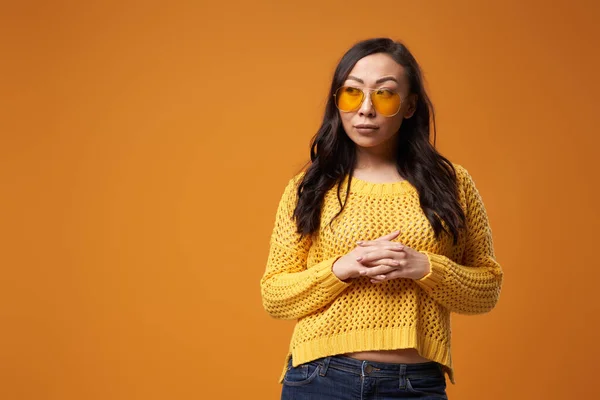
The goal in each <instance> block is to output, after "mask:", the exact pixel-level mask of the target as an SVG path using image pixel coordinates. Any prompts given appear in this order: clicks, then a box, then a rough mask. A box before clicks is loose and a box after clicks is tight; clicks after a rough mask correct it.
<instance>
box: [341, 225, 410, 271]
mask: <svg viewBox="0 0 600 400" xmlns="http://www.w3.org/2000/svg"><path fill="white" fill-rule="evenodd" d="M398 235H400V231H396V232H392V233H390V234H388V235H385V236H381V237H379V238H377V239H375V241H380V240H387V241H389V240H393V239H395V238H397V237H398ZM368 251H369V250H368V248H366V247H361V246H357V247H355V248H354V249H353V250H352V251H350V252H349V253H348V254H346V255H345V256H342V257H340V258H338V259H337V261H336V262H334V263H333V267H332V271H333V274H334V275H335V276H337V278H338V279H339V280H341V281H347V280H349V279H354V278H358V277H360V276H363V275H365V274H366V272H367V271H368V270H369V267H366V266H365V265H363V264H361V263H360V262H359V261H357V260H356V259H357V258H358V257H362V256H364V255H365V253H367V252H368ZM376 264H377V265H384V263H376Z"/></svg>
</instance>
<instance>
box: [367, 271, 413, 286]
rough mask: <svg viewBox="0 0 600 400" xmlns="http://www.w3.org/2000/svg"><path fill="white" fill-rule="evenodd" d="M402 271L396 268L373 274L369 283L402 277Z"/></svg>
mask: <svg viewBox="0 0 600 400" xmlns="http://www.w3.org/2000/svg"><path fill="white" fill-rule="evenodd" d="M404 277H405V276H404V273H403V272H402V271H401V270H398V269H396V270H395V271H392V272H390V273H388V274H382V275H375V276H373V277H371V283H383V282H387V281H391V280H393V279H399V278H404Z"/></svg>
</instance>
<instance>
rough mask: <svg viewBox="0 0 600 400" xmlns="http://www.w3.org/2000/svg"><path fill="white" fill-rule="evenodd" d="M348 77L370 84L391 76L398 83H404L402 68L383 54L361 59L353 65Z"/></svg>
mask: <svg viewBox="0 0 600 400" xmlns="http://www.w3.org/2000/svg"><path fill="white" fill-rule="evenodd" d="M350 75H352V76H355V77H357V78H360V79H362V80H363V81H365V84H372V83H374V82H375V81H376V80H377V79H379V78H381V77H384V76H393V77H395V78H396V79H397V80H398V82H404V80H405V76H404V67H402V66H401V65H400V64H398V63H397V62H396V61H394V59H393V58H392V57H391V56H389V55H388V54H385V53H376V54H371V55H369V56H366V57H363V58H361V59H360V60H358V62H357V63H356V64H355V65H354V68H352V70H351V71H350Z"/></svg>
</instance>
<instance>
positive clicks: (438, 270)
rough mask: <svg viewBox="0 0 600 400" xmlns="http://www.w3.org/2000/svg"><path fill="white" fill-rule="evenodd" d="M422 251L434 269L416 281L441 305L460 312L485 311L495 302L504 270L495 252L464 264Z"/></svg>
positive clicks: (489, 309)
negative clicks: (493, 255) (473, 262)
mask: <svg viewBox="0 0 600 400" xmlns="http://www.w3.org/2000/svg"><path fill="white" fill-rule="evenodd" d="M422 253H423V254H425V255H426V256H427V258H428V260H429V263H430V266H431V272H430V273H429V274H428V275H426V276H425V277H423V278H421V279H419V280H417V281H416V282H417V284H418V285H419V286H420V287H421V288H422V289H423V290H425V292H427V294H429V295H430V296H431V297H432V298H433V299H434V300H436V301H437V302H438V303H440V304H441V305H442V306H444V307H446V308H447V309H449V310H450V311H452V312H456V313H460V314H483V313H486V312H489V311H491V310H492V309H493V308H494V307H495V306H496V304H497V302H498V299H499V297H500V290H501V287H502V279H503V273H502V269H501V267H500V265H499V264H498V263H497V262H496V260H495V259H494V258H493V257H492V256H487V257H485V258H484V259H483V260H481V264H480V265H472V266H465V265H460V264H458V263H456V262H454V261H452V260H451V259H449V258H448V257H445V256H442V255H438V254H433V253H429V252H422Z"/></svg>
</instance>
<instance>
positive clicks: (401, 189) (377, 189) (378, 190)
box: [342, 175, 416, 194]
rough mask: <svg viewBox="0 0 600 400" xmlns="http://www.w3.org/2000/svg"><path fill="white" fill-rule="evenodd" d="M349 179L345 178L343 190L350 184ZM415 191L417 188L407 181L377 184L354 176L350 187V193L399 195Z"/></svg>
mask: <svg viewBox="0 0 600 400" xmlns="http://www.w3.org/2000/svg"><path fill="white" fill-rule="evenodd" d="M348 178H349V176H348V175H346V176H345V177H344V181H343V183H342V188H345V187H346V185H347V184H348ZM414 190H416V189H415V187H414V186H413V185H411V183H410V182H409V181H408V180H406V179H404V180H401V181H395V182H384V183H375V182H369V181H365V180H363V179H359V178H357V177H355V176H353V177H352V183H351V185H350V191H351V192H354V193H368V194H399V193H408V192H411V191H414Z"/></svg>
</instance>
